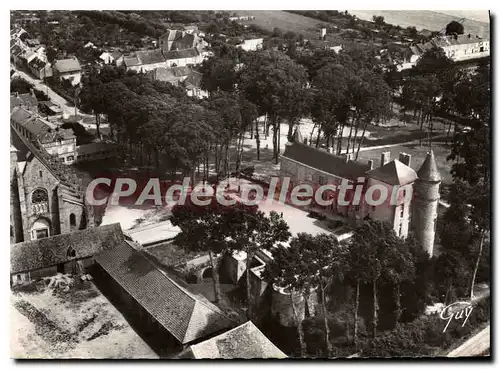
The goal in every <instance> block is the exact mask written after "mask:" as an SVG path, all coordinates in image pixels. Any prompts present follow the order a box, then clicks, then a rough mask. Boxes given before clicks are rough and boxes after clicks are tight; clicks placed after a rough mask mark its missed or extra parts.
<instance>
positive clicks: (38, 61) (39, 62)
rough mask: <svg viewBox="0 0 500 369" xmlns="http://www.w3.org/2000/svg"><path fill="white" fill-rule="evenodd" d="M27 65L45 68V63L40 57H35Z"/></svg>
mask: <svg viewBox="0 0 500 369" xmlns="http://www.w3.org/2000/svg"><path fill="white" fill-rule="evenodd" d="M28 65H29V66H30V67H32V68H35V69H36V70H40V69H42V68H45V66H46V65H47V63H46V62H44V61H43V60H41V59H40V58H35V59H33V60H32V61H31V62H30V63H29V64H28Z"/></svg>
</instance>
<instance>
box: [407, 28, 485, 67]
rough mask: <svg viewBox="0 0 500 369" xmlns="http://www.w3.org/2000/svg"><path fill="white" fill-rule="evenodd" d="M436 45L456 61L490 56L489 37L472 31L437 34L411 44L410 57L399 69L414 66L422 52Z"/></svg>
mask: <svg viewBox="0 0 500 369" xmlns="http://www.w3.org/2000/svg"><path fill="white" fill-rule="evenodd" d="M434 47H438V48H441V49H443V51H444V52H445V54H446V56H447V57H449V58H450V59H452V60H453V61H455V62H460V61H465V60H474V59H480V58H486V57H489V56H490V40H489V39H487V38H481V37H479V36H472V35H471V34H470V33H469V34H467V35H448V36H437V37H434V38H433V39H432V40H430V41H429V42H426V43H421V44H414V45H410V46H409V48H410V52H411V56H410V59H409V60H407V61H406V62H405V63H404V64H403V65H402V66H400V67H399V69H400V70H402V69H408V68H411V67H413V66H414V65H416V63H417V61H418V59H420V57H421V56H422V54H424V53H425V52H426V51H427V50H431V49H432V48H434Z"/></svg>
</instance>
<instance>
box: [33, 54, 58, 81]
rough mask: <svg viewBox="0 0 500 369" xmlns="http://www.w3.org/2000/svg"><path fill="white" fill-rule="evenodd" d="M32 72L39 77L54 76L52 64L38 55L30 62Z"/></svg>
mask: <svg viewBox="0 0 500 369" xmlns="http://www.w3.org/2000/svg"><path fill="white" fill-rule="evenodd" d="M28 68H29V70H30V72H31V73H32V74H33V75H35V76H36V77H37V78H38V79H41V80H43V79H45V78H47V77H52V68H51V67H50V64H49V63H47V62H45V61H43V60H42V59H40V58H39V57H38V56H37V57H36V58H34V59H33V60H32V61H31V62H29V63H28Z"/></svg>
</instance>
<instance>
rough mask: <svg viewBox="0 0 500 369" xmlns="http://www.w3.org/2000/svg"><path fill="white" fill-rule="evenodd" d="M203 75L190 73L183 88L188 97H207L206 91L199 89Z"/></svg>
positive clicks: (194, 72)
mask: <svg viewBox="0 0 500 369" xmlns="http://www.w3.org/2000/svg"><path fill="white" fill-rule="evenodd" d="M202 78H203V75H202V74H201V73H199V72H196V71H192V73H191V74H190V75H189V76H188V78H186V80H185V81H184V87H185V89H186V91H187V95H188V96H192V97H197V98H199V99H204V98H207V97H208V91H206V90H203V89H202V88H201V80H202Z"/></svg>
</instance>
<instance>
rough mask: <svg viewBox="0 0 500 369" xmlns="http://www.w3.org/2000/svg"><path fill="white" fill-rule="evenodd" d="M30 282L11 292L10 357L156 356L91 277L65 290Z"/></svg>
mask: <svg viewBox="0 0 500 369" xmlns="http://www.w3.org/2000/svg"><path fill="white" fill-rule="evenodd" d="M31 287H32V288H31V289H30V290H29V291H27V290H26V289H25V290H23V292H20V291H16V292H12V294H11V303H10V331H11V332H10V337H11V343H10V351H11V354H10V356H11V357H13V358H17V359H21V358H25V359H27V358H39V359H63V358H90V357H91V358H95V359H125V358H137V359H139V358H150V359H155V358H158V356H157V355H156V354H155V352H154V351H153V350H152V349H151V348H150V347H149V346H148V345H147V344H146V343H145V342H144V341H143V340H142V339H141V338H140V337H139V336H138V335H137V334H136V333H135V332H134V330H133V329H132V328H131V327H130V325H129V324H128V323H127V321H126V320H125V319H124V318H123V316H122V315H121V314H120V313H119V312H118V310H116V309H115V307H114V306H113V305H111V303H110V302H109V301H108V300H107V299H106V298H105V297H104V296H103V295H102V294H101V293H100V292H99V290H98V289H97V288H96V287H95V286H94V285H93V284H92V283H91V282H88V281H85V282H80V283H76V284H74V285H73V286H72V287H70V289H69V290H68V291H63V290H53V289H52V288H48V287H46V286H45V284H44V282H40V283H37V284H36V285H32V286H31Z"/></svg>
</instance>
